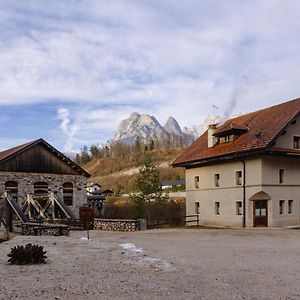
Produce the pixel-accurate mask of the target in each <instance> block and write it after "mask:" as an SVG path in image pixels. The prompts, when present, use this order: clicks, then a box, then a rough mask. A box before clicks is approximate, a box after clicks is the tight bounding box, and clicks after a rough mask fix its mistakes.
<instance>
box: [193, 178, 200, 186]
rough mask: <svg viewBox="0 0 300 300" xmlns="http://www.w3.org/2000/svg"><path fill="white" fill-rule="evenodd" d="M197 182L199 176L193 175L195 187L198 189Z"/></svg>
mask: <svg viewBox="0 0 300 300" xmlns="http://www.w3.org/2000/svg"><path fill="white" fill-rule="evenodd" d="M199 182H200V177H199V176H195V178H194V183H195V189H199Z"/></svg>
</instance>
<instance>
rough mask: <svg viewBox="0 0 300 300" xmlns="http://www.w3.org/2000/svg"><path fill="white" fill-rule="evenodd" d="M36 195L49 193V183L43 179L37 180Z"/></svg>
mask: <svg viewBox="0 0 300 300" xmlns="http://www.w3.org/2000/svg"><path fill="white" fill-rule="evenodd" d="M33 191H34V195H45V194H48V183H47V182H43V181H38V182H35V183H34V185H33Z"/></svg>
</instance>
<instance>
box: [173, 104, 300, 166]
mask: <svg viewBox="0 0 300 300" xmlns="http://www.w3.org/2000/svg"><path fill="white" fill-rule="evenodd" d="M299 112H300V98H298V99H295V100H291V101H288V102H285V103H281V104H278V105H275V106H271V107H268V108H265V109H262V110H258V111H256V112H252V113H249V114H246V115H243V116H240V117H236V118H233V119H229V120H227V121H226V122H225V124H223V125H221V126H217V129H216V130H217V131H219V132H220V131H222V130H223V129H226V128H230V126H231V124H234V126H236V127H240V128H248V131H247V132H245V133H244V134H242V135H240V136H239V137H238V138H236V139H235V140H234V141H232V142H229V143H224V144H217V145H215V146H214V147H212V148H208V146H207V139H208V135H207V131H206V132H205V133H204V134H202V135H201V136H200V137H199V138H198V139H197V140H196V141H195V143H194V144H193V145H191V146H190V147H189V148H187V149H186V150H185V151H184V152H183V153H182V154H181V155H180V156H179V157H178V158H177V159H176V160H175V161H174V162H173V166H174V167H181V166H183V167H184V166H188V165H189V164H191V163H197V162H199V164H200V163H201V162H203V161H204V160H209V159H215V158H218V157H223V158H226V156H229V155H230V156H231V155H232V154H240V155H242V154H243V153H246V152H247V153H249V152H254V151H258V150H266V149H267V148H270V147H271V144H272V142H273V141H274V140H275V139H276V137H277V136H278V135H279V134H280V133H281V131H282V130H284V128H285V127H286V126H287V125H288V124H289V123H290V122H291V121H292V120H293V119H294V118H295V117H296V116H297V115H298V114H299Z"/></svg>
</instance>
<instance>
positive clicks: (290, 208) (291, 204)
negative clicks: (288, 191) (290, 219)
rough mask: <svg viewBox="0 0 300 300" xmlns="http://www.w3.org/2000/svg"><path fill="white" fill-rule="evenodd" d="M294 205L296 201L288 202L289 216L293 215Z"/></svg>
mask: <svg viewBox="0 0 300 300" xmlns="http://www.w3.org/2000/svg"><path fill="white" fill-rule="evenodd" d="M293 203H294V200H289V201H288V214H292V213H293Z"/></svg>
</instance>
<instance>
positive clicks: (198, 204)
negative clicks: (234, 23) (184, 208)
mask: <svg viewBox="0 0 300 300" xmlns="http://www.w3.org/2000/svg"><path fill="white" fill-rule="evenodd" d="M199 212H200V203H199V202H195V214H197V215H198V214H199Z"/></svg>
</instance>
